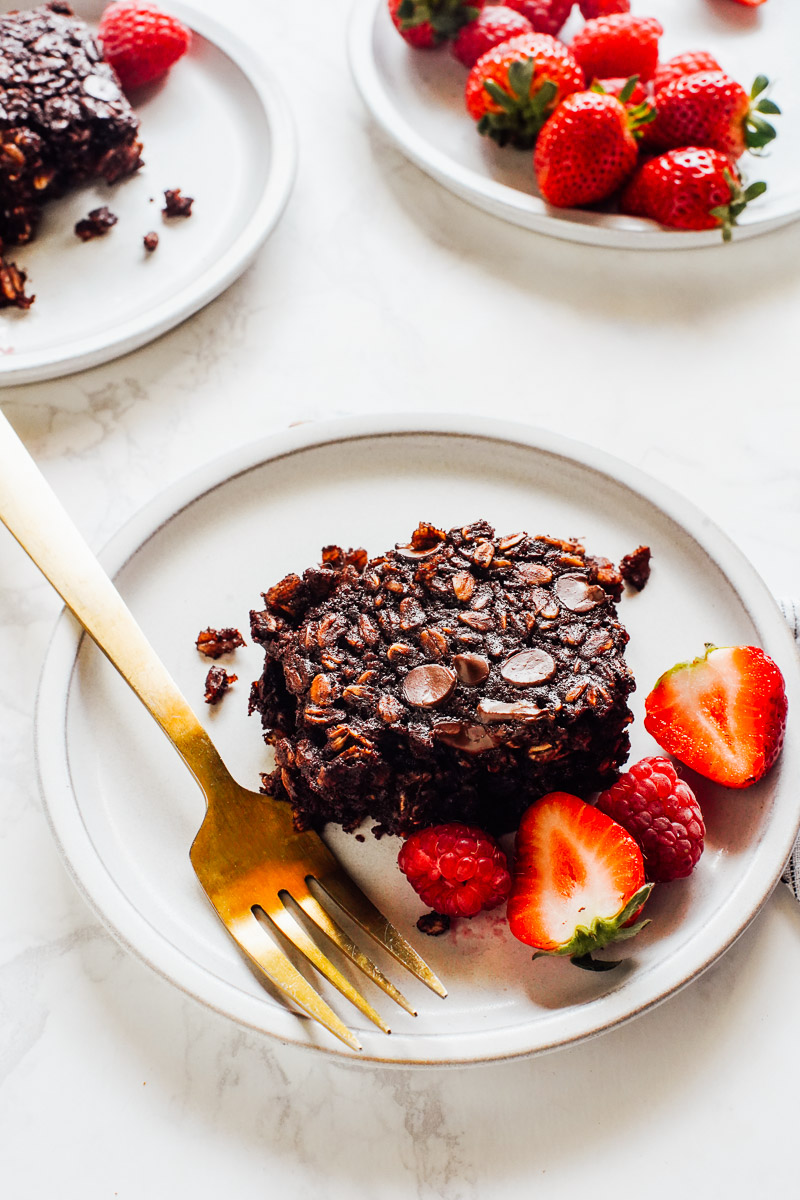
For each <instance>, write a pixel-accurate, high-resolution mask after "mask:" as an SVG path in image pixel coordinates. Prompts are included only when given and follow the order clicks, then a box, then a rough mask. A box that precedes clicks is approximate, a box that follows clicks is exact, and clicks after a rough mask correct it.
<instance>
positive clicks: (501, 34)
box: [452, 4, 533, 67]
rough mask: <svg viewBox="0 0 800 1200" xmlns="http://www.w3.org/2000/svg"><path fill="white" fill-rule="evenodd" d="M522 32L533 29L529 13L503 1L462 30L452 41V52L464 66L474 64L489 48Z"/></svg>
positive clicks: (486, 9) (483, 12)
mask: <svg viewBox="0 0 800 1200" xmlns="http://www.w3.org/2000/svg"><path fill="white" fill-rule="evenodd" d="M521 33H533V26H532V25H531V23H530V21H529V20H528V19H527V17H523V15H522V13H518V12H515V11H514V9H513V8H507V7H506V6H505V5H503V4H493V5H492V6H491V7H489V8H484V9H482V11H481V13H480V14H479V16H478V17H477V19H476V20H474V21H470V23H469V25H465V26H464V28H463V29H462V30H461V31H460V32H459V34H458V35H457V37H456V38H455V39H454V41H453V44H452V50H453V54H454V55H455V57H456V58H457V59H458V61H459V62H462V63H463V64H464V66H465V67H474V65H475V63H476V62H477V61H478V59H479V58H480V57H481V55H482V54H485V53H486V51H487V50H491V49H493V48H494V47H495V46H499V45H500V44H501V42H507V41H508V40H509V38H513V37H518V36H519V35H520V34H521Z"/></svg>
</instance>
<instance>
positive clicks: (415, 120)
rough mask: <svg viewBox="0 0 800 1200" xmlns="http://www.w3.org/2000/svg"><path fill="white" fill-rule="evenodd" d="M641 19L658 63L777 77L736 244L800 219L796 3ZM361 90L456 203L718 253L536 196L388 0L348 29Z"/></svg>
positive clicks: (549, 225) (604, 240) (679, 9)
mask: <svg viewBox="0 0 800 1200" xmlns="http://www.w3.org/2000/svg"><path fill="white" fill-rule="evenodd" d="M634 10H635V11H636V12H641V13H646V14H647V15H648V16H654V17H658V18H659V20H660V21H661V23H662V25H663V26H664V31H665V32H664V36H663V37H662V39H661V54H662V58H671V57H672V56H673V55H674V54H678V53H680V52H681V51H684V50H696V49H706V50H709V51H711V52H712V53H713V54H714V55H716V57H717V60H718V61H719V62H720V63H721V64H722V66H723V67H724V68H725V69H726V70H728V71H730V72H731V74H733V75H734V76H735V78H737V79H740V80H742V82H743V83H745V84H746V85H747V86H748V87H749V85H750V81H751V80H752V79H753V78H754V77H755V76H756V75H758V74H760V73H763V74H766V75H768V76H769V78H770V79H772V80H774V84H775V89H774V98H775V99H776V100H777V101H778V102H779V103H780V105H781V107H782V108H783V111H784V116H783V117H782V118H778V125H779V128H780V135H779V137H778V140H777V141H776V142H775V143H774V149H773V150H772V152H771V153H770V154H769V156H767V157H764V158H761V159H759V160H756V159H754V158H753V157H752V156H751V155H745V157H744V159H743V160H742V164H743V167H744V169H745V170H746V172H747V174H748V176H749V178H750V179H751V181H752V180H754V179H764V180H766V181H767V183H768V187H769V190H768V191H767V193H766V194H765V195H764V196H763V197H761V198H760V199H759V200H758V201H757V202H755V203H753V204H752V205H751V206H750V207H749V208H748V209H746V210H745V212H744V214H743V215H742V217H741V218H740V222H739V226H738V229H737V230H736V231H735V233H734V237H735V238H737V239H740V238H745V237H752V236H753V235H754V234H757V233H766V232H768V231H769V230H771V229H777V228H778V227H779V226H780V225H785V224H786V223H787V222H789V221H793V220H795V219H796V218H797V217H798V216H800V75H798V72H797V68H796V57H797V47H798V46H799V45H800V6H798V5H797V4H796V3H795V0H770V3H769V4H767V5H765V6H764V7H763V8H762V7H759V8H754V9H753V8H751V9H748V8H744V7H742V6H741V5H738V4H734V3H732V2H731V0H648V3H647V4H642V3H638V2H637V3H635V4H634ZM581 24H582V18H581V17H580V15H579V13H578V9H577V6H576V8H575V15H574V16H573V17H571V18H570V21H569V23H568V24H567V25H566V26H565V27H564V30H563V33H562V37H563V38H564V40H565V41H569V40H570V39H571V37H572V36H573V32H574V31H577V29H579V28H580V26H581ZM350 65H351V68H352V72H353V77H354V79H355V82H356V86H357V87H358V90H359V91H360V93H361V96H362V98H363V100H364V103H365V104H366V106H367V108H368V109H369V111H370V113H371V114H372V116H373V117H374V119H375V120H376V121H377V123H378V125H380V127H381V128H382V129H383V131H384V132H385V133H386V134H387V135H388V136H389V137H390V138H391V139H392V140H393V141H394V142H395V143H396V145H397V146H398V147H399V149H400V150H402V152H403V153H404V154H405V155H406V156H407V157H408V158H410V159H411V161H412V162H414V163H416V164H417V166H419V167H421V168H422V169H423V171H427V173H428V174H429V175H431V176H433V178H434V179H436V180H438V181H439V183H441V184H443V185H444V187H446V188H448V189H449V190H450V191H452V192H455V194H456V195H457V196H461V197H462V199H464V200H468V201H469V202H470V203H471V204H474V205H476V206H477V207H478V208H483V209H485V210H486V211H487V212H490V213H492V214H493V215H494V216H496V217H501V218H502V219H503V220H506V221H509V222H511V223H512V224H514V225H522V226H524V227H525V228H526V229H533V230H535V231H536V232H537V233H545V234H549V235H550V236H552V237H559V238H565V239H567V240H568V241H573V242H586V243H591V244H592V245H597V246H611V247H616V248H618V249H629V250H634V249H643V250H675V249H682V248H688V247H693V246H710V245H721V244H722V243H721V238H720V235H719V233H717V232H712V233H708V232H705V233H685V232H679V231H676V230H668V229H664V228H662V227H661V226H658V225H656V224H654V223H653V222H652V221H641V220H637V219H634V218H632V217H623V216H620V215H615V214H613V213H603V212H589V211H588V210H587V211H581V210H579V209H557V208H551V207H550V206H549V205H547V204H545V203H544V201H543V200H542V199H541V198H540V196H539V194H538V192H537V190H536V185H535V181H534V177H533V169H532V163H531V155H530V153H528V152H526V151H518V150H514V149H511V148H506V149H503V150H501V149H500V148H499V147H497V146H496V145H495V144H494V143H493V142H492V141H491V139H489V138H483V137H480V136H479V135H478V133H477V132H476V130H475V124H474V122H473V121H472V120H471V118H470V117H469V116H468V115H467V113H466V110H465V108H464V83H465V80H466V77H467V71H466V69H465V68H464V67H462V65H461V64H460V63H459V62H457V61H456V59H455V58H453V56H452V54H451V53H450V50H449V48H448V47H446V46H445V47H441V48H439V49H437V50H433V51H423V50H413V49H411V48H410V47H409V46H407V45H406V43H405V42H404V41H403V39H402V38H401V37H400V35H399V34H398V33H397V31H396V30H395V28H394V26H393V25H392V22H391V20H390V18H389V12H388V5H387V2H386V0H356V3H355V8H354V10H353V14H352V19H351V24H350Z"/></svg>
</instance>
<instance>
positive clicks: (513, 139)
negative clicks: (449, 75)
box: [465, 33, 584, 149]
mask: <svg viewBox="0 0 800 1200" xmlns="http://www.w3.org/2000/svg"><path fill="white" fill-rule="evenodd" d="M583 86H584V84H583V72H582V71H581V69H580V67H579V66H578V64H577V63H576V61H575V59H574V58H573V57H572V55H571V54H570V52H569V50H568V49H567V47H566V46H565V45H564V44H563V43H562V42H559V41H557V40H556V39H555V38H554V37H550V36H549V35H548V34H546V33H526V34H522V35H521V36H520V37H516V38H512V39H511V41H509V42H503V43H502V44H501V45H499V46H495V48H494V49H493V50H489V51H487V53H486V54H482V55H481V57H480V58H479V59H478V61H477V62H476V63H475V66H474V67H473V68H472V70H471V71H470V73H469V77H468V79H467V87H466V93H465V99H466V104H467V112H468V113H469V114H470V116H471V117H472V118H473V119H474V120H475V121H477V122H478V132H479V133H482V134H485V135H486V136H488V137H491V138H494V140H495V141H496V142H498V143H499V144H500V145H501V146H505V145H507V144H511V145H512V146H519V147H521V148H523V149H525V148H530V147H531V146H533V144H534V142H535V141H536V138H537V137H538V135H539V130H540V129H541V128H542V125H544V123H545V121H546V120H547V118H548V117H549V116H550V114H551V113H552V112H553V110H554V109H555V107H556V106H557V104H558V102H559V101H560V100H562V99H564V97H566V96H568V95H570V94H571V93H572V92H577V91H580V90H581V89H582V88H583Z"/></svg>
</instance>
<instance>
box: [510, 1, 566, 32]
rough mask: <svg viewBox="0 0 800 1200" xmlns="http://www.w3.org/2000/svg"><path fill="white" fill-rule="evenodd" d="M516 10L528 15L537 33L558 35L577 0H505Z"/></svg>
mask: <svg viewBox="0 0 800 1200" xmlns="http://www.w3.org/2000/svg"><path fill="white" fill-rule="evenodd" d="M503 2H504V3H505V4H506V5H507V6H508V7H509V8H513V9H514V10H515V11H516V12H518V13H522V15H523V17H527V18H528V20H529V21H530V23H531V25H532V26H533V28H534V30H535V32H536V33H549V34H550V36H551V37H556V36H557V35H558V33H559V32H560V31H561V28H562V26H563V25H564V24H565V23H566V20H567V17H568V16H569V14H570V13H571V12H572V6H573V4H574V3H575V0H503Z"/></svg>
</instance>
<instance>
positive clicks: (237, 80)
mask: <svg viewBox="0 0 800 1200" xmlns="http://www.w3.org/2000/svg"><path fill="white" fill-rule="evenodd" d="M20 7H25V6H23V5H20V3H19V0H0V15H2V14H5V13H6V12H8V11H10V10H12V9H17V8H20ZM30 7H33V5H31V6H30ZM72 8H73V10H74V12H75V15H76V16H77V17H79V18H82V19H83V20H85V21H86V22H87V23H88V24H89V26H90V27H91V28H92V29H93V30H96V29H97V26H98V23H99V21H100V18H101V16H102V14H103V10H104V8H105V5H104V3H103V0H73V3H72ZM159 8H160V9H161V10H162V11H163V12H168V13H169V14H170V16H174V17H175V18H176V19H177V20H179V21H180V22H182V23H183V24H184V25H185V26H187V27H188V28H190V29H191V43H190V45H189V47H188V50H187V51H186V52H185V53H184V54H183V56H182V57H180V58H179V59H178V60H177V61H176V62H174V64H173V65H172V66H171V68H170V69H169V70H168V72H167V73H166V74H163V75H162V76H161V77H160V78H158V79H156V80H154V81H151V82H150V83H146V84H143V85H141V86H138V87H131V88H128V97H129V99H130V102H131V104H132V106H133V109H134V111H135V113H136V115H137V116H138V117H139V119H140V122H141V124H140V132H139V137H140V140H141V141H142V143H143V150H142V152H141V157H142V159H143V164H144V165H143V166H142V167H141V168H140V169H139V170H137V171H135V172H134V173H133V174H130V175H128V176H127V177H125V178H122V179H120V180H119V181H117V182H115V183H113V184H109V183H106V182H105V181H104V180H102V179H100V180H98V181H93V182H90V183H85V184H83V185H80V186H78V187H76V188H74V189H71V190H69V191H68V192H67V193H66V194H65V195H64V196H62V197H60V198H55V199H52V200H48V202H47V203H46V204H45V205H44V208H43V216H42V220H41V224H40V226H39V230H38V233H37V235H36V236H35V238H34V239H33V240H32V241H30V242H29V243H28V244H26V245H20V246H17V245H8V246H7V247H6V250H5V257H6V259H7V260H11V261H13V262H14V263H16V264H17V265H18V267H19V268H20V270H22V271H24V272H25V273H26V274H27V280H26V282H25V289H26V293H27V294H28V295H29V296H30V295H34V296H35V302H34V303H33V304H32V305H31V306H30V308H28V309H27V310H18V309H16V308H14V307H6V308H2V309H0V386H9V385H12V384H19V383H28V382H31V381H34V380H40V379H48V378H54V377H58V376H62V375H67V374H69V373H71V372H74V371H77V370H81V369H84V368H86V367H91V366H95V365H97V364H98V363H102V362H105V361H108V360H109V359H112V358H116V357H118V356H119V355H122V354H125V353H127V352H129V351H130V350H133V349H136V348H137V347H139V346H141V345H144V344H145V343H147V342H150V341H152V340H153V339H154V338H156V337H158V336H160V335H161V334H163V333H165V332H166V331H167V330H169V329H171V328H172V327H174V326H175V325H177V324H179V323H180V322H181V321H183V320H185V319H186V318H187V317H189V316H191V315H192V314H193V313H195V312H196V311H197V310H198V309H200V308H202V307H203V306H204V305H205V304H207V303H208V302H209V301H210V300H212V299H214V298H215V297H216V296H218V295H219V294H220V293H221V292H222V291H224V289H225V288H227V287H228V286H229V285H230V284H231V283H233V282H234V280H236V279H237V278H238V277H239V275H241V273H242V272H243V271H244V270H245V269H246V268H247V267H248V266H249V265H250V263H251V262H252V260H253V258H254V256H255V255H256V253H257V252H258V250H259V248H260V247H261V245H262V244H263V242H264V240H265V239H266V238H267V236H268V235H269V234H270V233H271V231H272V230H273V228H274V226H275V224H276V223H277V221H278V219H279V217H280V215H281V213H282V211H283V209H284V206H285V204H286V202H287V200H288V197H289V194H290V191H291V188H292V184H293V181H294V175H295V161H296V147H295V132H294V126H293V122H292V118H291V114H290V112H289V110H288V107H287V104H286V102H285V100H284V98H283V95H282V93H281V91H280V89H279V87H278V86H277V85H276V84H275V82H274V80H273V78H272V76H271V73H270V71H269V68H268V66H266V65H265V64H264V63H263V62H261V61H260V59H259V57H258V55H257V54H256V53H255V52H254V51H253V49H252V48H251V47H250V46H248V45H245V44H244V42H242V41H241V40H240V39H239V38H238V36H236V35H235V34H234V33H233V32H231V31H230V30H228V29H227V28H225V27H224V26H222V25H220V24H218V23H217V22H216V21H215V20H214V19H213V18H211V17H208V16H207V15H205V14H204V13H201V12H197V11H195V10H194V9H192V8H189V7H187V6H184V5H182V4H180V3H177V2H176V3H174V4H172V3H171V2H169V0H164V3H163V4H160V5H159ZM167 191H170V192H175V191H178V192H179V193H180V195H179V196H178V197H177V201H176V203H173V206H172V208H171V211H172V212H173V213H175V214H176V215H168V213H166V212H165V211H164V210H165V209H167V208H168V207H169V206H168V204H167V200H166V198H165V192H167ZM187 197H191V198H192V200H193V204H192V205H191V208H190V210H189V218H190V219H187V217H186V216H185V215H182V212H181V208H182V204H181V202H182V201H185V200H186V198H187ZM98 208H100V209H102V208H107V209H109V210H110V212H111V213H112V215H113V216H114V217H116V218H117V220H116V223H115V224H114V225H113V227H110V228H108V229H107V230H106V231H105V232H103V230H102V228H101V229H100V234H101V236H95V237H93V238H91V239H90V240H87V241H82V240H81V238H80V237H79V236H76V230H75V227H76V225H77V224H78V223H79V222H81V221H84V220H85V219H86V218H87V216H88V214H89V213H91V212H94V211H95V210H96V209H98ZM183 211H184V212H185V208H184V210H183ZM152 234H155V235H157V236H156V240H155V241H154V240H153V238H152V236H150V235H152ZM145 238H148V242H147V243H145ZM153 247H155V248H153Z"/></svg>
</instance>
